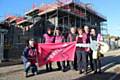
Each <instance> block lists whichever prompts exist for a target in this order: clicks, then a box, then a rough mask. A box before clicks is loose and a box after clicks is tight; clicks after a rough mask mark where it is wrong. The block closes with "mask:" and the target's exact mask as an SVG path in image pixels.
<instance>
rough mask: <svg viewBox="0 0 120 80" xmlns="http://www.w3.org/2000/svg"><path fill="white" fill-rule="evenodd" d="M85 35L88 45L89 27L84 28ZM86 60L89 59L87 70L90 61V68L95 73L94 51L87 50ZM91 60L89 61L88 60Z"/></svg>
mask: <svg viewBox="0 0 120 80" xmlns="http://www.w3.org/2000/svg"><path fill="white" fill-rule="evenodd" d="M84 33H85V35H86V43H90V31H89V27H88V26H84ZM86 53H87V55H86V59H87V66H86V67H87V70H88V64H89V63H88V62H89V61H88V60H89V59H90V68H91V70H92V71H93V70H94V67H93V57H92V50H91V49H90V48H86ZM88 58H89V59H88Z"/></svg>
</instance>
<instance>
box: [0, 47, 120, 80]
mask: <svg viewBox="0 0 120 80" xmlns="http://www.w3.org/2000/svg"><path fill="white" fill-rule="evenodd" d="M53 67H54V71H52V72H46V71H45V66H43V67H41V68H39V74H38V75H36V76H30V77H29V78H25V75H24V71H23V70H24V69H23V65H22V64H19V65H13V66H5V67H0V80H120V49H117V50H111V51H109V52H107V53H105V57H104V58H103V59H102V71H103V72H102V73H101V74H93V72H90V73H89V74H88V75H84V74H79V72H78V71H75V70H69V71H67V72H62V71H57V70H56V63H54V64H53Z"/></svg>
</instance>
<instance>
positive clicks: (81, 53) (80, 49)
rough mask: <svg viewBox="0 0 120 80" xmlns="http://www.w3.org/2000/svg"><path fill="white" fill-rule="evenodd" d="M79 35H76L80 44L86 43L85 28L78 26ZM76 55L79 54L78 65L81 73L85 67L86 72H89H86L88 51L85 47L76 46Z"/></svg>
mask: <svg viewBox="0 0 120 80" xmlns="http://www.w3.org/2000/svg"><path fill="white" fill-rule="evenodd" d="M77 30H78V36H77V37H76V41H77V43H78V44H80V43H82V44H86V35H85V34H84V33H83V29H82V28H78V29H77ZM76 55H77V66H78V70H79V73H80V74H81V73H82V72H83V71H82V70H83V69H84V71H85V74H87V72H86V65H87V64H86V55H87V53H86V52H85V48H83V47H77V48H76Z"/></svg>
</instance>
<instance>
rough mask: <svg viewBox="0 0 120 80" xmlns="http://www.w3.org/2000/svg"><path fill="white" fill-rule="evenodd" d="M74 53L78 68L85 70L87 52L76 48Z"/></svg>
mask: <svg viewBox="0 0 120 80" xmlns="http://www.w3.org/2000/svg"><path fill="white" fill-rule="evenodd" d="M76 55H77V67H78V70H80V71H82V69H84V70H85V71H87V59H86V55H87V53H86V52H84V51H81V50H76Z"/></svg>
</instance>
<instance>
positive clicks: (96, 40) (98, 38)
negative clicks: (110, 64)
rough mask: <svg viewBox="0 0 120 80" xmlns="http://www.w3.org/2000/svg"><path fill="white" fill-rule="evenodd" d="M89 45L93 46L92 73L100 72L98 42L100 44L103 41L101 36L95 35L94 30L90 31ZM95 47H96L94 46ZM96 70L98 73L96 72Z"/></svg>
mask: <svg viewBox="0 0 120 80" xmlns="http://www.w3.org/2000/svg"><path fill="white" fill-rule="evenodd" d="M90 38H91V43H92V44H94V45H93V46H92V47H91V48H92V50H93V60H94V67H95V68H94V73H97V72H99V73H100V72H101V61H100V56H99V52H100V46H101V45H100V44H99V42H101V41H102V40H103V38H102V36H101V34H98V35H97V34H96V31H95V29H91V36H90ZM96 45H97V46H96ZM97 69H98V70H99V71H97Z"/></svg>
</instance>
